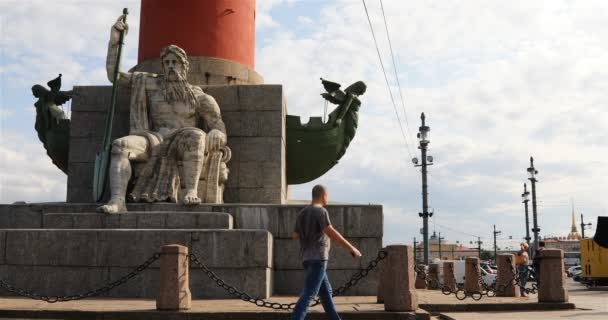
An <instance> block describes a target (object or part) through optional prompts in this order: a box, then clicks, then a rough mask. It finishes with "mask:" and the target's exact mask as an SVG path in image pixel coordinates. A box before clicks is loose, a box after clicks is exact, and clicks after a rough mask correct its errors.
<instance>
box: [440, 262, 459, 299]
mask: <svg viewBox="0 0 608 320" xmlns="http://www.w3.org/2000/svg"><path fill="white" fill-rule="evenodd" d="M443 288H446V289H447V290H450V292H456V279H455V278H454V262H452V261H447V262H444V263H443Z"/></svg>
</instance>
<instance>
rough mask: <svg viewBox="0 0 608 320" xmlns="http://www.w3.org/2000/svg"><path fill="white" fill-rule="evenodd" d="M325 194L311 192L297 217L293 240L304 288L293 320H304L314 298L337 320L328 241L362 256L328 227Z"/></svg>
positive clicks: (318, 189) (317, 190) (318, 190)
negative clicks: (307, 202)
mask: <svg viewBox="0 0 608 320" xmlns="http://www.w3.org/2000/svg"><path fill="white" fill-rule="evenodd" d="M327 197H328V195H327V190H326V189H325V187H323V186H322V185H316V186H314V188H313V189H312V203H311V204H310V205H309V206H306V207H305V208H304V209H302V210H301V211H300V213H298V217H297V219H296V225H295V228H294V232H293V239H294V240H300V256H301V257H302V261H303V263H302V264H303V266H304V270H305V272H304V274H305V279H304V288H303V289H302V291H301V293H300V298H299V299H298V302H297V303H296V306H295V308H294V310H293V313H292V314H291V319H292V320H304V318H305V317H306V313H307V312H308V306H309V305H310V303H311V301H312V300H314V299H315V298H316V297H317V295H319V298H320V299H321V304H322V305H323V309H324V310H325V313H326V314H327V317H328V318H329V319H330V320H340V316H339V315H338V312H337V311H336V307H335V305H334V302H333V299H332V296H331V284H330V283H329V279H328V278H327V273H326V271H327V262H328V260H329V248H330V239H331V240H333V241H335V242H336V243H338V244H339V245H341V246H343V247H345V248H346V249H348V251H350V253H351V255H352V256H353V257H354V258H359V257H361V252H359V250H357V248H355V247H354V246H353V245H352V244H350V242H348V241H347V240H346V239H344V237H343V236H342V235H341V234H340V232H338V231H337V230H336V229H334V227H333V226H332V225H331V221H330V220H329V213H328V212H327V210H326V209H325V208H324V207H325V206H326V205H327Z"/></svg>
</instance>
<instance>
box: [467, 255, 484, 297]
mask: <svg viewBox="0 0 608 320" xmlns="http://www.w3.org/2000/svg"><path fill="white" fill-rule="evenodd" d="M480 274H481V271H480V270H479V258H477V257H469V258H466V259H465V260H464V291H465V292H470V293H472V292H481V286H480V285H479V276H480Z"/></svg>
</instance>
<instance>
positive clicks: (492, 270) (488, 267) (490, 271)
mask: <svg viewBox="0 0 608 320" xmlns="http://www.w3.org/2000/svg"><path fill="white" fill-rule="evenodd" d="M480 265H481V269H483V270H484V271H485V272H487V273H496V272H495V271H494V269H492V267H491V266H490V265H489V264H487V263H482V264H480Z"/></svg>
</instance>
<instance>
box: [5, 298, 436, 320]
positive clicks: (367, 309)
mask: <svg viewBox="0 0 608 320" xmlns="http://www.w3.org/2000/svg"><path fill="white" fill-rule="evenodd" d="M295 300H296V297H274V298H272V301H276V302H280V303H291V302H294V301H295ZM335 303H336V308H337V310H338V312H339V313H340V315H341V317H342V319H344V320H384V319H387V320H388V319H390V320H402V319H403V320H406V319H407V320H410V319H411V320H414V319H417V318H416V313H415V312H385V311H384V306H383V305H382V304H377V303H376V297H338V298H335ZM155 308H156V302H155V300H152V299H102V298H95V299H87V300H82V301H71V302H64V303H55V304H48V303H46V302H40V301H34V300H30V299H26V298H0V318H16V317H19V318H32V319H41V318H43V319H98V320H102V319H103V320H110V319H112V320H115V319H116V320H118V319H120V320H122V319H129V320H137V319H145V320H156V319H163V320H164V319H168V320H173V319H175V320H177V319H179V320H181V319H188V320H195V319H200V320H220V319H221V320H228V319H234V320H249V319H255V320H261V319H268V320H274V319H276V320H286V319H288V318H289V314H290V313H289V312H287V311H285V310H272V309H267V308H260V307H256V306H255V305H253V304H251V303H247V302H244V301H241V300H193V301H192V309H190V310H188V311H185V312H171V311H162V312H159V311H156V310H155ZM417 313H418V315H419V317H418V319H424V318H427V319H428V314H427V313H425V312H424V311H422V310H421V311H420V312H417ZM306 319H314V320H317V319H319V320H320V319H326V317H325V314H324V312H323V308H322V307H321V306H320V305H319V306H316V307H313V308H312V309H311V311H310V313H309V315H308V316H307V317H306Z"/></svg>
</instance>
